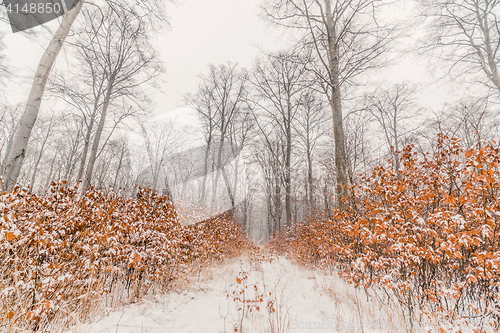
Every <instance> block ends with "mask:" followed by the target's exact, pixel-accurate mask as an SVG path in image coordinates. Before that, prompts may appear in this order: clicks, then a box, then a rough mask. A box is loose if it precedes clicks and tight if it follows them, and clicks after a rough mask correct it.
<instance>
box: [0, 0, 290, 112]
mask: <svg viewBox="0 0 500 333" xmlns="http://www.w3.org/2000/svg"><path fill="white" fill-rule="evenodd" d="M259 3H260V0H210V1H206V0H181V1H178V2H177V5H170V6H169V10H168V16H169V20H170V25H171V27H170V29H168V30H167V31H166V32H165V33H164V34H163V35H162V36H159V37H158V39H157V40H156V42H155V43H156V44H157V47H158V49H159V50H160V52H161V57H162V59H163V60H164V63H165V68H166V75H165V76H164V81H165V82H164V84H163V85H162V93H161V94H160V93H159V94H157V98H156V100H157V101H156V102H157V107H156V110H155V113H156V114H158V113H163V112H166V111H170V110H173V109H176V108H178V107H180V106H182V96H183V95H184V94H185V93H188V92H194V90H195V89H196V85H197V82H198V78H197V75H198V74H200V73H203V72H206V70H207V68H208V64H210V63H213V64H220V63H224V62H227V61H231V62H234V63H238V64H240V65H242V66H250V65H251V64H252V63H253V61H254V59H255V57H256V56H257V55H258V54H260V52H261V51H260V49H263V50H267V51H270V50H275V49H277V48H278V47H279V45H283V43H282V41H283V38H282V32H281V33H280V31H279V29H278V28H277V27H276V26H272V25H270V24H269V23H267V22H265V21H264V20H262V19H261V18H259V16H258V13H259V8H258V5H259ZM0 10H3V11H4V10H5V9H4V8H0ZM57 24H58V22H56V21H52V22H50V23H48V24H47V26H49V27H51V28H53V29H55V28H57ZM9 29H10V28H9V27H8V26H7V25H6V24H3V25H0V31H4V32H7V34H6V38H5V40H6V44H7V46H8V49H7V51H6V53H7V55H8V57H9V58H10V60H11V61H12V63H13V65H14V66H15V67H16V69H17V70H16V75H18V76H26V77H32V75H33V73H34V70H35V69H36V66H37V65H38V61H39V60H40V57H41V55H42V53H43V47H44V46H45V45H46V44H47V42H48V41H47V40H36V39H33V40H29V39H27V38H26V37H23V36H22V35H21V34H12V33H11V32H9ZM35 29H41V28H40V27H37V28H35ZM63 57H64V55H62V59H61V58H60V59H58V61H64V58H63ZM28 81H30V80H28ZM27 88H29V86H28V87H27ZM8 90H10V93H11V96H12V98H13V99H15V98H22V97H21V96H19V97H15V96H16V95H15V91H16V90H17V89H16V88H15V87H12V86H11V87H9V88H8ZM42 107H43V106H42Z"/></svg>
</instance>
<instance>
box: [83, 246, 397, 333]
mask: <svg viewBox="0 0 500 333" xmlns="http://www.w3.org/2000/svg"><path fill="white" fill-rule="evenodd" d="M242 305H243V306H242ZM397 312H398V311H396V310H393V309H390V308H389V307H388V306H384V305H383V304H381V303H380V302H378V301H376V300H372V301H370V302H368V301H367V298H366V295H365V294H364V292H363V291H361V290H357V289H355V288H354V287H352V286H350V285H348V284H346V283H345V282H344V281H342V280H341V279H340V278H338V277H337V276H336V275H325V274H323V273H322V272H321V271H313V270H307V269H303V268H301V267H299V266H297V265H294V264H292V263H291V261H290V260H287V259H284V258H277V259H274V260H271V261H269V260H256V259H255V258H253V257H247V256H242V257H239V258H237V259H234V260H232V261H231V262H228V263H226V264H224V265H214V266H213V267H208V268H204V269H202V270H200V271H199V272H198V273H197V274H193V275H192V276H190V277H189V278H188V280H187V281H186V282H185V283H184V284H183V285H182V286H180V287H179V288H178V291H175V292H170V293H168V294H166V295H162V296H157V297H156V298H155V299H150V300H144V301H141V303H140V304H132V305H128V306H126V307H123V308H122V309H120V310H115V311H113V312H110V313H109V314H108V315H107V316H104V317H101V318H97V319H96V321H95V322H93V323H91V324H85V325H79V326H78V327H76V328H75V329H74V330H75V331H77V332H85V333H94V332H103V333H104V332H113V333H135V332H141V333H143V332H148V333H149V332H150V333H153V332H154V333H160V332H162V333H170V332H175V333H183V332H192V333H212V332H213V333H219V332H240V331H242V332H245V333H247V332H248V333H250V332H391V331H392V332H404V331H406V329H404V326H405V323H404V320H403V319H402V318H401V317H399V316H398V315H397Z"/></svg>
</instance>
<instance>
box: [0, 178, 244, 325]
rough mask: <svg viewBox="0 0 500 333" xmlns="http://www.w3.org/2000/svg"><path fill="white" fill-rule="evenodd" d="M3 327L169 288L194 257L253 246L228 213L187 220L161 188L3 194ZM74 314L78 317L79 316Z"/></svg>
mask: <svg viewBox="0 0 500 333" xmlns="http://www.w3.org/2000/svg"><path fill="white" fill-rule="evenodd" d="M0 222H1V229H0V248H1V250H0V251H1V252H0V325H2V327H4V328H7V329H8V330H9V329H12V328H15V329H18V330H19V329H22V330H30V329H31V330H36V329H39V330H42V329H45V328H46V327H48V326H49V325H52V327H54V326H53V325H54V323H56V322H58V323H59V325H60V326H65V325H66V324H67V323H70V322H71V315H72V314H74V313H76V314H77V315H78V317H79V318H78V319H79V320H82V319H85V318H86V317H87V315H89V314H91V312H92V310H93V309H94V308H95V306H96V305H97V303H99V302H102V301H103V299H104V300H105V302H106V303H107V305H108V306H114V305H116V304H118V303H119V302H123V301H125V302H128V301H134V300H137V299H138V298H140V297H141V296H143V295H144V294H146V293H151V292H156V291H158V290H165V289H166V288H168V286H169V285H170V284H171V281H172V280H173V279H174V278H176V277H178V276H179V275H180V274H182V273H183V272H184V271H185V270H186V269H187V267H188V266H189V264H190V263H192V262H193V261H194V260H198V261H199V260H209V259H214V258H215V259H220V258H224V257H225V256H230V255H235V254H237V253H238V252H239V251H240V250H241V249H242V247H243V246H245V245H246V240H245V238H244V234H243V232H242V231H241V230H240V228H239V227H238V226H237V225H235V224H233V223H232V222H230V219H229V218H228V217H227V216H224V215H222V216H219V217H217V218H214V219H211V220H208V221H205V222H202V223H198V224H195V225H188V226H183V225H180V224H179V223H178V221H177V218H176V214H175V211H174V209H173V208H172V205H171V203H170V202H169V201H168V200H167V199H166V198H165V197H160V196H158V195H157V194H156V193H154V192H153V191H151V190H146V189H141V190H139V191H138V193H137V198H136V199H128V198H125V197H122V196H120V195H118V194H116V193H114V192H104V191H95V190H90V191H88V192H87V193H86V195H85V196H83V197H80V196H78V194H77V189H76V188H67V187H66V186H65V185H64V184H53V186H52V188H51V190H50V193H48V194H47V195H46V196H37V195H35V194H30V193H29V192H28V191H27V190H25V189H20V188H17V189H16V190H14V191H13V192H10V193H6V194H4V195H2V196H1V197H0ZM73 319H74V318H73Z"/></svg>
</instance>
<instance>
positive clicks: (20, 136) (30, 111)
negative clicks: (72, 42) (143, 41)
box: [2, 0, 166, 190]
mask: <svg viewBox="0 0 500 333" xmlns="http://www.w3.org/2000/svg"><path fill="white" fill-rule="evenodd" d="M84 1H85V0H77V1H76V3H75V5H74V7H73V8H72V9H71V10H69V11H68V12H67V13H66V14H64V15H63V17H62V20H61V23H60V26H59V28H58V29H57V31H56V32H55V34H54V36H53V37H52V39H51V41H50V43H49V45H48V46H47V48H46V50H45V53H44V54H43V56H42V58H41V59H40V63H39V65H38V68H37V70H36V72H35V76H34V79H33V84H32V87H31V90H30V93H29V96H28V99H27V103H26V108H25V110H24V113H23V116H22V118H21V121H20V125H19V126H18V128H17V131H16V134H15V136H14V140H13V144H12V148H11V149H10V151H9V155H8V156H7V163H6V164H5V168H4V170H3V174H2V178H3V179H2V180H3V183H4V187H5V190H11V189H12V188H13V186H14V185H15V183H16V181H17V178H18V176H19V173H20V170H21V167H22V164H23V161H24V158H25V156H26V149H27V146H28V142H29V138H30V135H31V131H32V129H33V125H34V124H35V122H36V118H37V116H38V111H39V109H40V105H41V102H42V98H43V95H44V91H45V86H46V83H47V79H48V77H49V74H50V71H51V69H52V67H53V64H54V62H55V60H56V58H57V56H58V54H59V52H60V51H61V49H62V46H63V44H64V42H65V40H66V37H67V36H68V35H69V33H70V31H71V27H72V25H73V23H74V22H75V20H76V18H77V17H78V16H79V14H80V11H81V9H82V6H83V3H84ZM62 4H63V7H64V5H65V1H63V2H62ZM104 4H105V5H104V7H106V6H108V7H111V8H115V7H120V8H121V9H122V10H123V11H126V12H128V13H130V14H132V13H134V12H136V13H138V15H139V16H140V17H141V18H144V21H145V22H147V25H148V27H149V29H148V30H149V31H152V29H154V31H156V30H160V29H159V28H161V26H162V23H165V22H166V17H165V15H164V9H165V4H166V2H165V1H162V0H151V1H147V2H145V1H133V2H129V1H120V0H118V1H114V0H109V1H108V0H107V1H105V2H104ZM93 5H95V4H93Z"/></svg>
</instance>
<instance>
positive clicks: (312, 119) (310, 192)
mask: <svg viewBox="0 0 500 333" xmlns="http://www.w3.org/2000/svg"><path fill="white" fill-rule="evenodd" d="M327 120H328V117H327V115H326V112H325V105H324V103H323V101H322V100H321V99H319V98H318V96H316V95H315V94H314V92H313V91H306V93H305V94H304V95H303V96H302V100H301V106H300V108H299V114H298V117H297V124H296V125H294V127H295V128H296V133H297V135H298V136H299V138H300V142H301V144H302V145H303V148H304V150H305V152H306V154H305V158H306V165H307V167H306V169H307V172H306V174H307V176H306V182H305V183H306V200H307V204H306V205H307V207H306V211H307V215H311V214H312V213H313V212H314V211H315V208H316V204H315V182H314V172H313V161H314V154H315V152H316V148H317V145H318V143H319V140H320V139H321V138H325V137H326V135H327V133H328V131H327V128H326V127H325V123H326V121H327Z"/></svg>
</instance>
